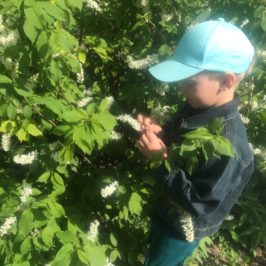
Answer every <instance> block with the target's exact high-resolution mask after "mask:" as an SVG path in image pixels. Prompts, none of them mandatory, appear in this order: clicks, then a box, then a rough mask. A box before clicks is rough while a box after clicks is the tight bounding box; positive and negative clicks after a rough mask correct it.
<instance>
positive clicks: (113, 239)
mask: <svg viewBox="0 0 266 266" xmlns="http://www.w3.org/2000/svg"><path fill="white" fill-rule="evenodd" d="M110 241H111V243H112V245H113V246H114V247H117V240H116V238H115V236H114V235H113V233H111V234H110Z"/></svg>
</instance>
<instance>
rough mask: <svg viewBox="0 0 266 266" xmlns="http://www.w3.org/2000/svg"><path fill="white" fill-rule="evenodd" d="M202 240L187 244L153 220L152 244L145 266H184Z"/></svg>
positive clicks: (150, 244)
mask: <svg viewBox="0 0 266 266" xmlns="http://www.w3.org/2000/svg"><path fill="white" fill-rule="evenodd" d="M199 242H200V240H195V241H193V242H187V241H184V240H181V239H178V238H177V237H176V236H173V234H171V232H170V231H169V230H167V228H165V227H164V226H163V225H162V224H161V223H160V222H158V221H156V220H152V223H151V231H150V243H149V248H148V251H147V253H146V257H145V263H144V265H145V266H183V265H185V264H184V261H185V259H186V258H188V257H189V256H190V255H191V254H192V253H193V251H194V250H195V249H196V248H197V246H198V244H199Z"/></svg>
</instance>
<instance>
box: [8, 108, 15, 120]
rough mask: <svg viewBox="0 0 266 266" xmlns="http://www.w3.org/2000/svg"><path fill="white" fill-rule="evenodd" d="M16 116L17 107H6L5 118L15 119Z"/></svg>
mask: <svg viewBox="0 0 266 266" xmlns="http://www.w3.org/2000/svg"><path fill="white" fill-rule="evenodd" d="M16 114H17V107H16V106H14V105H13V104H10V105H8V107H7V116H8V118H9V119H11V120H12V119H15V117H16Z"/></svg>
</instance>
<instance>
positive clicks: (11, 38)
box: [0, 31, 17, 46]
mask: <svg viewBox="0 0 266 266" xmlns="http://www.w3.org/2000/svg"><path fill="white" fill-rule="evenodd" d="M16 42H17V38H16V35H15V33H14V32H13V31H11V32H10V33H8V34H7V35H1V36H0V45H2V46H11V45H14V44H16Z"/></svg>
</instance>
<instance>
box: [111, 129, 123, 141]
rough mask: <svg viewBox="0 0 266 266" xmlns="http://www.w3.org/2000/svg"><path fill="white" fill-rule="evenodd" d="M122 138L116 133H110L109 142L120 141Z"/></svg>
mask: <svg viewBox="0 0 266 266" xmlns="http://www.w3.org/2000/svg"><path fill="white" fill-rule="evenodd" d="M121 138H122V135H121V134H120V133H118V132H115V131H112V133H111V136H110V139H111V140H120V139H121Z"/></svg>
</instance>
